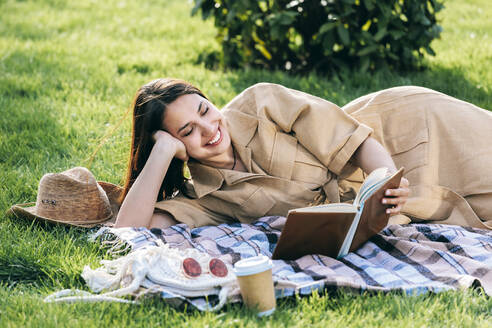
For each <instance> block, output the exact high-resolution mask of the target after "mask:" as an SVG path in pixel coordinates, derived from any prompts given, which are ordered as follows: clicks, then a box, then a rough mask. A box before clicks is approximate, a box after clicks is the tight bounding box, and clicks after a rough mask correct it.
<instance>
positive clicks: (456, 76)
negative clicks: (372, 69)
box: [228, 65, 492, 110]
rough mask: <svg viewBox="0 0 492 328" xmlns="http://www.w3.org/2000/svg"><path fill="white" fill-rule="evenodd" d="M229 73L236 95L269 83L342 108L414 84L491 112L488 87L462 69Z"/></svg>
mask: <svg viewBox="0 0 492 328" xmlns="http://www.w3.org/2000/svg"><path fill="white" fill-rule="evenodd" d="M231 73H232V74H229V75H228V76H229V78H228V82H229V83H230V85H231V86H232V88H233V89H234V90H235V91H236V93H240V92H241V91H243V90H244V89H246V88H247V87H249V86H251V85H253V84H255V83H258V82H272V83H278V84H282V85H284V86H287V87H289V88H292V89H297V90H302V91H305V92H307V93H311V94H314V95H316V96H319V97H322V98H324V99H327V100H330V101H332V102H334V103H336V104H338V105H340V106H343V105H345V104H346V103H348V102H349V101H351V100H353V99H355V98H357V97H359V96H362V95H365V94H368V93H370V92H374V91H378V90H382V89H386V88H390V87H395V86H402V85H417V86H422V87H426V88H430V89H434V90H436V91H439V92H442V93H445V94H447V95H450V96H453V97H455V98H458V99H461V100H464V101H467V102H471V103H473V104H475V105H477V106H479V107H482V108H485V109H489V110H492V89H491V90H487V88H488V87H486V86H482V85H480V83H479V82H474V81H470V80H467V79H466V77H465V72H464V69H462V68H455V69H450V68H446V67H442V66H436V65H432V66H429V67H428V68H427V69H426V70H423V71H415V72H406V73H397V72H390V71H379V72H376V73H374V74H361V73H353V74H342V75H341V76H332V77H330V76H322V75H318V74H316V73H312V74H309V75H305V76H292V75H288V74H286V73H285V72H281V71H277V72H268V71H261V70H253V69H251V70H245V71H231Z"/></svg>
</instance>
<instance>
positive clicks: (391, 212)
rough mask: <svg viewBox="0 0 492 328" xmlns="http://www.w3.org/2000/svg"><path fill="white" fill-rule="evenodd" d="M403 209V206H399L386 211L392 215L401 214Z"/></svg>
mask: <svg viewBox="0 0 492 328" xmlns="http://www.w3.org/2000/svg"><path fill="white" fill-rule="evenodd" d="M402 207H403V206H402V205H397V206H395V207H391V208H388V209H386V213H388V214H390V215H395V214H399V213H400V211H401V208H402Z"/></svg>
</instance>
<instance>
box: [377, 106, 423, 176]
mask: <svg viewBox="0 0 492 328" xmlns="http://www.w3.org/2000/svg"><path fill="white" fill-rule="evenodd" d="M381 121H382V126H383V139H384V146H385V147H386V149H387V150H388V152H389V153H390V154H391V157H392V158H393V161H394V162H395V164H396V167H397V168H399V167H402V166H403V167H405V172H406V173H408V172H409V171H411V170H413V169H416V168H418V167H421V166H424V165H426V164H427V163H428V158H429V156H428V155H429V154H428V152H429V127H428V124H427V114H426V111H425V109H415V110H412V109H402V110H392V111H387V112H385V113H383V115H382V116H381Z"/></svg>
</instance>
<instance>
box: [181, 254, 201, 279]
mask: <svg viewBox="0 0 492 328" xmlns="http://www.w3.org/2000/svg"><path fill="white" fill-rule="evenodd" d="M183 271H184V274H185V275H186V276H187V277H189V278H196V277H199V276H200V275H201V274H202V268H201V267H200V263H198V261H197V260H195V259H193V258H191V257H188V258H186V259H184V260H183Z"/></svg>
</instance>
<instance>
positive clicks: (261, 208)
mask: <svg viewBox="0 0 492 328" xmlns="http://www.w3.org/2000/svg"><path fill="white" fill-rule="evenodd" d="M274 205H275V200H274V199H273V198H272V197H271V196H270V195H269V194H268V193H267V192H265V190H264V189H263V187H258V188H256V189H255V190H254V191H253V192H252V193H251V195H250V196H249V197H248V198H247V199H246V200H245V201H243V202H242V203H240V204H239V212H240V213H238V214H239V215H238V216H239V217H238V218H239V219H240V220H241V217H246V218H250V219H256V218H260V217H262V216H265V214H267V212H268V211H269V210H270V209H271V208H272V207H273V206H274Z"/></svg>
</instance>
